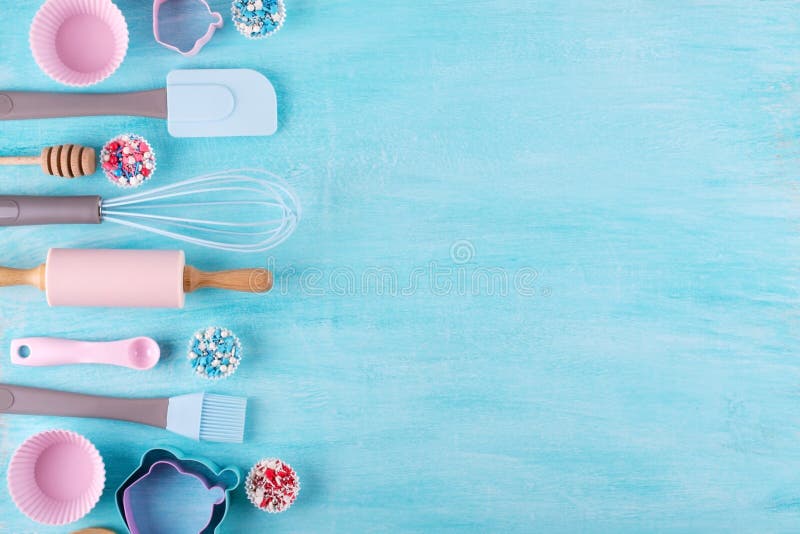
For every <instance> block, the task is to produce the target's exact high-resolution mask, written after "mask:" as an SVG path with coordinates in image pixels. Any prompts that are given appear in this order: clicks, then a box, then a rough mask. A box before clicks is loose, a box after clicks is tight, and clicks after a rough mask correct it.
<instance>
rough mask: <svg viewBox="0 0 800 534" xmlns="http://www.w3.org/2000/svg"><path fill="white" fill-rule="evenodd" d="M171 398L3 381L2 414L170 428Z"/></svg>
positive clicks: (0, 398)
mask: <svg viewBox="0 0 800 534" xmlns="http://www.w3.org/2000/svg"><path fill="white" fill-rule="evenodd" d="M168 407H169V399H122V398H118V397H100V396H95V395H84V394H82V393H68V392H66V391H55V390H52V389H42V388H32V387H27V386H12V385H11V384H0V413H13V414H25V415H57V416H64V417H93V418H99V419H116V420H119V421H130V422H132V423H141V424H144V425H150V426H157V427H160V428H166V427H167V408H168Z"/></svg>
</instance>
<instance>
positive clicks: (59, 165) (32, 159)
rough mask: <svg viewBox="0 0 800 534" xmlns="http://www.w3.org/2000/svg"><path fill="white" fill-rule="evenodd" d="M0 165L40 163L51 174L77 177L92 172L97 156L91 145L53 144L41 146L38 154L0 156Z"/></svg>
mask: <svg viewBox="0 0 800 534" xmlns="http://www.w3.org/2000/svg"><path fill="white" fill-rule="evenodd" d="M0 165H40V166H41V167H42V170H43V171H44V172H45V173H46V174H49V175H51V176H61V177H63V178H77V177H78V176H88V175H90V174H94V171H95V170H96V169H97V158H96V157H95V152H94V149H93V148H92V147H88V146H81V145H55V146H48V147H45V148H43V149H42V153H41V154H39V155H38V156H2V157H0Z"/></svg>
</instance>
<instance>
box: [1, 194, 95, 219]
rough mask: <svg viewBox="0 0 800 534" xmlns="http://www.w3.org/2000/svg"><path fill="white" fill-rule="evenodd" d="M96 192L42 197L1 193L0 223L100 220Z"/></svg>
mask: <svg viewBox="0 0 800 534" xmlns="http://www.w3.org/2000/svg"><path fill="white" fill-rule="evenodd" d="M101 201H102V199H101V198H100V197H99V196H97V195H86V196H74V197H43V196H25V195H0V226H28V225H34V224H99V223H100V202H101Z"/></svg>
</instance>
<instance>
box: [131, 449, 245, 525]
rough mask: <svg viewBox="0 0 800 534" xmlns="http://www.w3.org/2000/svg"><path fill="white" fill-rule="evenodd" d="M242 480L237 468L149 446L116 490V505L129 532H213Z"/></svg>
mask: <svg viewBox="0 0 800 534" xmlns="http://www.w3.org/2000/svg"><path fill="white" fill-rule="evenodd" d="M241 478H242V476H241V472H240V471H239V469H238V468H236V467H225V468H220V467H219V466H218V465H217V464H215V463H214V462H212V461H210V460H208V459H205V458H199V457H186V456H184V455H183V453H182V452H181V451H179V450H178V449H172V448H159V449H151V450H149V451H147V452H146V453H145V454H144V455H143V456H142V460H141V462H140V463H139V467H137V468H136V470H135V471H134V472H133V473H131V475H130V476H129V477H128V478H127V479H126V480H125V482H123V483H122V485H121V486H120V487H119V488H118V489H117V492H116V501H117V509H118V510H119V513H120V515H121V516H122V520H123V521H124V522H125V526H127V527H128V530H129V531H130V532H132V533H133V534H160V533H164V534H166V533H169V534H184V533H186V534H197V533H199V534H213V533H215V532H216V531H217V528H218V527H219V525H220V523H222V520H223V519H225V515H226V514H227V512H228V507H229V502H228V501H229V496H230V492H231V491H232V490H234V489H235V488H236V487H237V486H238V485H239V483H240V481H241Z"/></svg>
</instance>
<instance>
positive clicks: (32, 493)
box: [8, 430, 106, 525]
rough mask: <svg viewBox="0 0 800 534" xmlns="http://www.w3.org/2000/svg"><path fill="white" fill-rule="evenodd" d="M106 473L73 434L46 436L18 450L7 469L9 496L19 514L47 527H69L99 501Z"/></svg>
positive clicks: (87, 443)
mask: <svg viewBox="0 0 800 534" xmlns="http://www.w3.org/2000/svg"><path fill="white" fill-rule="evenodd" d="M105 483H106V469H105V465H104V464H103V459H102V458H101V457H100V453H99V452H97V449H96V448H95V446H94V445H92V443H91V442H90V441H89V440H88V439H86V438H84V437H83V436H81V435H80V434H77V433H75V432H70V431H69V430H47V431H45V432H40V433H39V434H36V435H34V436H31V437H30V438H28V439H27V440H25V442H24V443H23V444H22V445H20V446H19V448H18V449H17V450H16V452H15V453H14V455H13V456H12V457H11V462H10V464H9V466H8V492H9V494H10V495H11V499H12V500H13V501H14V504H15V505H16V506H17V508H19V510H20V511H21V512H22V513H23V514H25V515H26V516H28V517H29V518H31V519H33V520H34V521H37V522H39V523H44V524H45V525H66V524H67V523H72V522H73V521H77V520H78V519H80V518H81V517H83V516H85V515H86V514H88V513H89V512H90V511H91V509H92V508H94V506H95V505H96V504H97V501H99V500H100V495H101V494H102V493H103V487H104V486H105Z"/></svg>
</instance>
